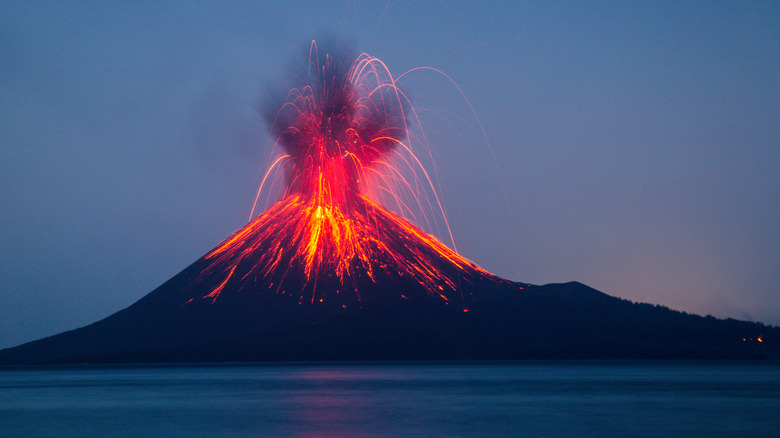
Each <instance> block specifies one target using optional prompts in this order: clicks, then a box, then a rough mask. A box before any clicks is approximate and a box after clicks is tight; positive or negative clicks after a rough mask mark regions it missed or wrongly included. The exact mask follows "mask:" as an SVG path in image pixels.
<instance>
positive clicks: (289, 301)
mask: <svg viewBox="0 0 780 438" xmlns="http://www.w3.org/2000/svg"><path fill="white" fill-rule="evenodd" d="M334 53H335V55H334ZM290 81H291V82H292V85H290V86H289V87H287V88H286V89H287V90H289V91H287V92H285V93H282V94H281V95H280V97H279V98H278V99H277V100H272V102H273V104H272V105H270V107H271V108H273V109H272V110H270V111H269V112H268V114H267V119H268V120H269V126H270V131H271V133H272V135H273V137H274V138H275V139H276V145H278V146H279V148H280V149H281V153H280V154H279V155H278V157H277V158H276V159H275V160H274V164H273V165H272V166H271V169H269V172H270V171H271V170H272V169H275V166H276V165H279V166H281V168H282V169H283V170H284V172H285V183H286V184H285V189H284V192H283V194H282V196H281V199H280V200H279V201H277V202H276V203H275V204H273V205H272V206H271V207H270V208H269V209H268V210H266V211H265V212H264V213H262V214H260V215H259V216H257V217H256V218H254V219H252V220H251V221H250V222H249V223H248V224H247V225H246V226H245V227H243V228H242V229H240V230H238V231H237V232H235V233H234V234H233V235H232V236H230V237H228V238H227V239H226V240H224V241H223V242H222V243H220V244H219V245H217V246H216V247H215V248H214V249H213V250H211V251H210V252H208V253H207V254H206V255H204V256H203V257H201V258H200V259H198V260H197V261H195V262H194V263H193V264H192V265H190V266H189V267H187V268H186V269H184V270H183V271H182V272H180V273H179V274H178V275H176V276H174V277H173V278H171V279H170V280H168V281H167V282H166V283H164V284H163V285H161V286H160V287H158V288H157V289H155V290H154V291H152V292H151V293H150V294H148V295H147V296H145V297H143V298H142V299H141V300H139V301H138V302H136V303H135V304H133V305H132V306H130V307H128V308H127V309H124V310H122V311H119V312H117V313H115V314H113V315H111V316H109V317H107V318H106V319H104V320H101V321H98V322H96V323H94V324H92V325H89V326H86V327H83V328H80V329H77V330H73V331H70V332H65V333H62V334H59V335H56V336H52V337H49V338H45V339H41V340H38V341H34V342H31V343H28V344H24V345H21V346H18V347H15V348H11V349H6V350H3V351H0V363H3V364H45V363H108V362H209V361H292V360H296V361H297V360H309V361H311V360H453V359H458V360H492V359H504V360H510V359H528V358H705V357H707V358H715V357H718V358H759V357H780V351H779V350H778V341H777V339H779V338H780V333H779V332H780V329H778V328H774V327H766V326H764V325H762V324H758V323H751V322H744V321H735V320H725V321H723V320H717V319H714V318H711V317H708V318H703V317H699V316H695V315H688V314H684V313H680V312H675V311H672V310H669V309H666V308H663V307H659V306H651V305H647V304H634V303H630V302H628V301H624V300H620V299H617V298H613V297H610V296H607V295H605V294H603V293H601V292H598V291H596V290H594V289H591V288H589V287H587V286H585V285H582V284H580V283H567V284H557V285H546V286H534V285H530V284H523V283H516V282H513V281H509V280H505V279H502V278H499V277H497V276H495V275H493V274H491V273H489V272H487V271H485V270H483V269H481V268H480V267H478V266H477V265H476V264H474V263H473V262H471V261H469V260H468V259H466V258H464V257H462V256H461V255H459V254H457V253H456V252H455V251H453V250H451V249H449V248H448V247H447V246H446V245H444V244H443V243H441V242H440V241H439V240H437V239H436V238H435V237H433V236H431V235H429V234H427V233H425V232H423V231H422V230H421V229H420V228H418V227H417V226H416V225H415V224H414V223H413V222H412V221H411V220H409V219H407V218H405V217H403V213H408V212H409V211H411V208H410V207H409V205H412V204H413V202H410V201H408V199H412V200H414V201H415V202H417V204H418V205H422V204H421V203H420V199H421V198H422V197H423V194H422V191H421V190H420V189H419V187H420V186H421V185H423V186H424V185H425V184H426V183H427V184H428V186H430V187H431V188H433V185H432V183H431V179H430V178H429V177H428V176H427V173H426V172H425V169H424V168H422V166H421V165H420V164H419V163H420V160H418V159H417V158H416V156H415V154H414V152H413V150H414V148H413V147H412V146H411V138H412V137H413V136H411V135H410V134H409V129H408V126H409V124H410V123H412V121H413V119H414V117H413V116H412V115H413V114H414V112H413V110H412V109H411V106H410V104H409V101H408V99H407V98H406V96H405V94H404V93H403V91H402V90H400V89H399V88H398V86H397V85H396V82H395V79H394V78H393V77H392V75H391V74H390V73H389V71H387V69H386V67H385V66H384V64H383V63H381V61H379V60H378V59H376V58H373V57H370V56H368V55H365V54H362V55H359V56H356V57H355V56H351V55H349V53H348V52H344V51H335V52H333V51H331V52H324V53H322V55H321V54H320V52H319V50H318V49H317V47H316V45H312V46H311V48H310V50H309V53H308V55H307V56H306V59H305V62H304V67H303V68H302V69H301V70H300V72H299V73H298V74H297V75H293V76H292V78H291V79H290ZM397 163H401V164H402V166H400V167H399V166H398V165H397ZM403 166H406V168H402V167H403ZM269 174H270V173H266V178H267V177H268V175H269ZM266 178H263V184H264V183H265V181H266ZM263 184H261V190H262V186H263ZM404 190H406V191H407V192H411V196H410V197H408V196H404V194H403V192H404ZM378 194H385V195H387V194H389V198H390V199H391V202H394V203H395V204H396V205H397V206H399V211H398V212H392V211H390V210H388V209H386V208H385V207H383V205H382V204H381V203H380V202H378V201H377V199H378V198H379V197H380V196H379V195H378ZM434 196H435V194H434ZM404 199H407V200H406V201H405V200H404ZM432 204H435V205H439V202H438V198H436V202H434V203H432ZM440 210H441V211H442V213H443V209H440ZM411 216H415V215H413V214H412V215H411ZM445 222H446V219H445Z"/></svg>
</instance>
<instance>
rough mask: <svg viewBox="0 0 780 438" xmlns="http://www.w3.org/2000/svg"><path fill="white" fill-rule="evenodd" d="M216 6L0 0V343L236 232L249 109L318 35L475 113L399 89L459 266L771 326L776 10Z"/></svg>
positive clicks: (257, 149) (775, 316)
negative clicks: (422, 133)
mask: <svg viewBox="0 0 780 438" xmlns="http://www.w3.org/2000/svg"><path fill="white" fill-rule="evenodd" d="M227 3H228V4H222V3H221V2H214V3H201V4H198V3H195V2H189V1H187V2H184V1H181V2H177V1H171V2H134V1H133V2H102V1H101V2H88V1H84V2H35V1H25V2H21V1H19V2H13V1H7V2H2V3H0V206H2V207H1V208H0V232H1V234H0V236H2V237H0V348H2V347H8V346H12V345H16V344H19V343H21V342H25V341H30V340H33V339H36V338H39V337H43V336H48V335H52V334H55V333H58V332H60V331H64V330H68V329H73V328H76V327H80V326H83V325H86V324H88V323H91V322H93V321H96V320H98V319H101V318H103V317H105V316H108V315H109V314H111V313H113V312H115V311H118V310H120V309H122V308H124V307H126V306H128V305H130V304H132V303H133V302H135V301H136V300H138V299H140V298H141V297H142V296H144V295H145V294H147V293H148V292H150V291H151V290H152V289H154V288H155V287H157V286H159V285H160V284H162V283H163V282H164V281H165V280H167V279H168V278H170V277H172V276H173V275H175V274H176V273H178V272H179V271H180V270H181V269H183V268H184V267H186V266H187V265H188V264H189V263H191V262H193V261H195V260H196V259H197V258H199V257H200V256H202V255H203V254H204V253H205V252H207V251H208V250H209V249H211V248H212V247H214V246H215V245H216V244H217V243H219V242H220V241H221V240H222V239H223V238H225V237H227V236H228V235H229V234H230V233H232V232H233V231H234V230H236V229H238V228H240V227H241V226H243V225H244V224H245V223H246V221H247V217H248V213H249V210H250V209H251V206H252V201H253V199H254V193H255V190H256V188H257V186H258V184H259V181H260V178H261V177H262V173H263V171H264V170H265V169H264V168H265V166H266V165H267V163H268V160H269V158H270V157H269V154H270V150H269V148H268V144H267V141H266V140H267V136H268V135H267V131H266V127H265V125H264V124H263V122H262V117H261V115H260V113H259V111H258V108H259V102H260V99H261V97H262V95H263V93H264V91H265V90H266V89H267V87H268V86H269V84H272V83H274V82H275V81H277V80H279V78H281V76H282V75H283V73H284V71H285V68H286V67H287V66H288V65H289V59H290V57H291V56H293V55H297V54H299V53H300V51H301V48H302V47H305V46H306V45H307V44H308V42H309V41H311V40H312V39H314V38H318V37H319V36H320V35H323V34H328V33H330V34H336V35H341V36H343V37H346V38H348V39H351V40H352V41H354V42H355V43H356V45H357V47H358V49H359V50H360V51H365V52H367V53H369V54H371V55H374V56H377V57H379V58H380V59H382V60H383V61H384V62H385V63H386V64H387V66H388V67H389V68H390V70H391V71H392V72H393V73H394V74H396V75H400V74H401V73H403V72H405V71H408V70H410V69H413V68H415V67H420V66H427V67H434V68H436V69H439V70H441V71H443V72H445V73H446V74H447V75H449V76H450V77H451V78H452V79H453V80H454V81H455V82H456V83H457V84H458V86H459V87H460V88H461V89H462V91H463V94H464V95H465V96H466V97H467V98H468V101H469V102H470V104H471V105H472V106H473V109H474V112H475V113H476V117H475V116H474V114H472V112H471V109H470V108H469V104H468V103H467V102H466V100H465V99H464V98H463V97H462V96H461V95H460V93H459V91H458V89H457V88H456V87H454V86H453V85H452V84H451V83H450V82H449V81H448V80H446V78H444V77H442V76H441V75H437V74H435V73H433V72H431V71H416V72H414V73H412V74H410V75H408V76H406V77H405V81H404V83H403V86H405V87H407V89H408V90H409V92H410V94H411V96H412V99H413V103H414V104H415V106H416V107H417V108H418V110H419V111H420V114H421V119H422V122H423V124H424V128H425V130H426V135H427V138H428V146H429V148H430V151H431V152H430V153H431V156H432V157H433V158H434V160H435V162H436V168H435V169H433V170H435V173H436V174H437V175H438V183H439V185H440V193H441V196H442V198H443V200H444V203H445V207H446V210H447V216H448V218H449V221H450V223H451V226H452V231H453V234H454V237H455V241H456V244H457V248H458V251H459V252H460V253H461V254H463V255H464V256H466V257H468V258H470V259H472V260H474V261H475V262H477V263H478V264H479V265H481V266H483V267H484V268H486V269H488V270H490V271H492V272H494V273H496V274H498V275H501V276H503V277H506V278H509V279H512V280H517V281H523V282H531V283H537V284H542V283H549V282H563V281H570V280H578V281H581V282H583V283H586V284H588V285H590V286H592V287H595V288H597V289H599V290H601V291H603V292H606V293H608V294H610V295H614V296H618V297H622V298H626V299H629V300H633V301H643V302H649V303H654V304H663V305H666V306H669V307H671V308H674V309H679V310H684V311H687V312H692V313H698V314H712V315H715V316H719V317H726V316H730V317H734V318H738V319H748V320H759V321H762V322H765V323H770V324H780V197H779V196H778V193H780V176H779V175H780V172H778V170H780V123H779V122H778V121H780V81H779V80H778V78H780V26H778V23H780V4H778V3H777V2H760V1H758V2H738V1H734V2H718V1H713V2H682V3H680V2H624V1H619V2H593V3H590V4H583V3H582V2H573V3H567V2H533V3H524V2H517V1H506V2H501V1H494V2H477V1H474V2H463V1H451V0H440V1H430V2H412V1H365V2H362V1H361V2H355V1H347V2H335V1H334V2H318V1H311V2H306V1H278V2H277V1H256V2H249V1H247V2H227ZM421 3H424V4H421ZM323 4H327V6H323ZM483 129H484V135H483ZM491 151H492V152H491ZM493 156H494V157H495V161H494V159H493ZM496 167H498V170H497V169H496ZM435 231H436V230H435ZM437 232H439V233H440V232H441V231H440V230H438V231H437ZM440 237H441V238H442V240H443V241H448V239H447V238H445V236H440Z"/></svg>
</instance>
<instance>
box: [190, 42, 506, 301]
mask: <svg viewBox="0 0 780 438" xmlns="http://www.w3.org/2000/svg"><path fill="white" fill-rule="evenodd" d="M305 70H306V71H305V73H303V74H301V75H300V76H295V77H294V82H297V83H296V84H295V86H293V87H292V89H291V90H290V91H289V92H288V93H287V94H286V96H285V97H284V99H282V100H281V102H280V103H279V104H278V105H276V106H275V107H274V109H273V110H271V111H269V116H268V120H269V122H270V131H271V133H272V135H273V136H274V137H275V138H276V144H277V145H279V146H281V148H282V150H283V153H282V154H281V155H279V156H278V157H277V158H276V160H275V161H274V165H272V168H271V169H269V172H271V171H276V170H277V168H276V167H275V166H276V165H279V166H281V167H282V168H283V169H284V171H285V174H286V189H285V191H284V194H283V197H282V199H281V200H280V201H278V202H277V203H276V204H275V205H273V206H272V207H271V208H270V209H268V210H267V211H266V212H265V213H263V214H261V215H260V216H259V217H257V218H256V219H254V220H253V221H251V222H250V223H249V224H248V225H247V226H246V227H244V228H243V229H241V230H239V231H238V232H236V233H235V234H234V235H233V236H231V237H230V238H228V239H227V240H225V241H224V242H223V243H221V244H220V245H219V246H218V247H217V248H216V249H214V250H212V251H211V252H210V253H209V254H207V255H206V256H205V259H206V260H207V261H209V264H208V266H207V267H206V268H205V269H204V270H203V272H202V276H201V280H202V281H209V279H216V278H218V279H219V282H218V283H217V284H216V285H214V286H213V288H212V289H211V290H210V291H209V293H207V294H205V295H203V296H201V297H193V298H191V299H190V300H189V301H188V303H190V302H192V301H198V300H207V301H210V302H213V303H216V302H218V301H219V300H222V299H224V298H225V295H226V294H228V293H254V292H256V291H257V290H258V289H269V290H270V291H271V292H272V293H273V294H276V295H284V296H288V297H291V298H292V299H294V300H296V301H297V302H298V303H299V304H305V303H308V304H315V303H323V304H324V305H327V306H335V307H341V308H342V309H346V308H348V307H350V306H354V305H360V303H361V301H362V300H363V295H364V294H365V293H370V291H369V290H366V287H364V285H367V284H371V283H377V282H383V281H391V282H396V281H398V280H403V281H405V282H407V281H408V282H409V283H415V284H416V285H417V286H418V287H417V288H416V289H419V290H422V291H425V293H426V294H427V295H429V296H432V297H436V298H437V299H439V300H442V302H443V303H444V304H447V305H449V304H453V305H454V306H457V307H459V308H460V309H462V310H463V311H468V308H469V303H470V302H471V300H472V299H473V296H472V295H471V294H470V293H469V292H468V287H464V286H466V284H470V283H473V282H474V281H475V280H476V279H477V278H479V279H482V280H489V281H499V282H500V281H503V280H501V279H499V278H498V277H495V276H493V275H492V274H489V273H488V272H486V271H484V270H482V269H480V268H479V267H477V266H476V265H475V264H474V263H472V262H470V261H469V260H466V259H465V258H463V257H461V256H460V255H458V254H457V253H455V252H454V251H452V250H450V249H449V248H447V247H446V246H445V245H443V244H442V243H440V242H439V241H437V240H436V239H435V238H434V237H432V236H430V235H428V234H426V233H424V232H423V231H421V230H420V229H418V228H417V227H415V226H414V225H412V223H410V222H409V221H407V220H406V219H404V218H402V217H401V216H399V215H397V214H394V213H392V212H390V211H388V210H386V209H384V208H383V207H382V206H381V205H380V204H379V203H378V202H377V200H376V199H374V198H375V194H376V193H384V194H385V195H386V196H385V198H388V197H389V198H390V199H391V200H393V201H394V202H395V203H396V204H397V205H399V206H401V207H402V208H401V210H402V211H403V206H407V207H408V202H405V201H404V200H403V199H402V198H403V196H402V195H401V194H400V193H398V192H400V191H401V190H398V188H399V187H401V188H402V189H404V190H406V191H407V192H410V193H412V194H413V196H412V198H413V200H414V202H417V203H420V202H423V201H422V200H421V198H423V197H424V196H425V194H424V193H422V192H421V191H420V190H415V187H418V186H419V185H420V184H421V183H422V184H427V185H428V186H429V187H431V188H432V182H431V180H430V178H429V177H428V174H427V173H426V172H425V169H424V168H422V165H421V164H420V161H419V160H418V159H417V158H416V157H415V155H414V153H413V151H412V147H411V146H410V143H408V142H406V140H407V138H408V137H409V136H408V135H407V132H408V129H407V122H408V119H409V116H408V115H407V113H410V112H411V113H412V114H413V110H411V109H410V108H411V105H410V104H409V103H408V99H407V98H406V96H405V94H404V93H403V92H402V91H401V90H400V89H399V88H398V86H397V85H396V83H395V81H394V79H393V76H392V75H391V74H390V72H389V71H388V69H387V67H386V66H385V65H384V64H383V63H382V62H381V61H380V60H379V59H377V58H374V57H371V56H369V55H367V54H361V55H359V56H357V57H350V56H348V55H345V54H344V53H338V54H336V55H335V56H334V55H333V54H331V53H324V54H320V53H318V50H317V46H316V45H315V44H312V46H311V50H310V52H309V56H308V63H307V65H306V68H305ZM399 157H400V158H399ZM394 161H398V162H400V163H402V164H403V165H404V166H403V167H406V168H407V169H403V168H401V166H397V165H395V164H394ZM408 169H411V172H409V171H408ZM415 171H416V172H415ZM268 175H269V173H266V178H267V177H268ZM405 175H411V177H407V176H405ZM418 175H422V177H420V178H418ZM266 178H264V180H263V183H265V181H266ZM420 180H422V181H420ZM262 189H263V187H262V185H261V188H260V190H262ZM433 193H434V196H435V191H433ZM387 194H389V196H387ZM258 195H259V192H258ZM436 204H437V205H439V207H440V204H439V201H438V198H436ZM441 213H442V216H443V211H442V212H441ZM445 223H446V219H445ZM450 236H451V235H450ZM196 283H199V282H196ZM228 291H231V292H228ZM398 294H399V295H401V296H402V297H403V298H404V299H412V298H411V297H412V296H414V295H415V294H414V292H412V293H405V292H404V291H398Z"/></svg>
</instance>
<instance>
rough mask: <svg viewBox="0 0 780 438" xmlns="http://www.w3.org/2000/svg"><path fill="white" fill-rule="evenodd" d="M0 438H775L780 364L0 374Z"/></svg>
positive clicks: (242, 367)
mask: <svg viewBox="0 0 780 438" xmlns="http://www.w3.org/2000/svg"><path fill="white" fill-rule="evenodd" d="M0 436H2V437H60V438H61V437H144V438H150V437H266V436H280V437H385V436H390V437H393V436H399V437H400V436H412V437H447V436H455V437H457V436H463V437H471V436H485V437H493V436H517V437H602V438H603V437H775V438H776V437H780V363H777V362H712V361H704V362H697V361H692V362H677V361H672V362H666V361H663V362H647V361H639V362H631V361H629V362H572V361H562V362H547V361H542V362H511V363H503V362H502V363H464V362H453V363H419V362H415V363H285V364H220V365H213V364H204V365H186V366H184V365H154V366H151V365H148V366H136V365H133V366H100V367H97V366H80V367H48V368H24V369H20V368H16V369H7V368H6V369H0Z"/></svg>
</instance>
